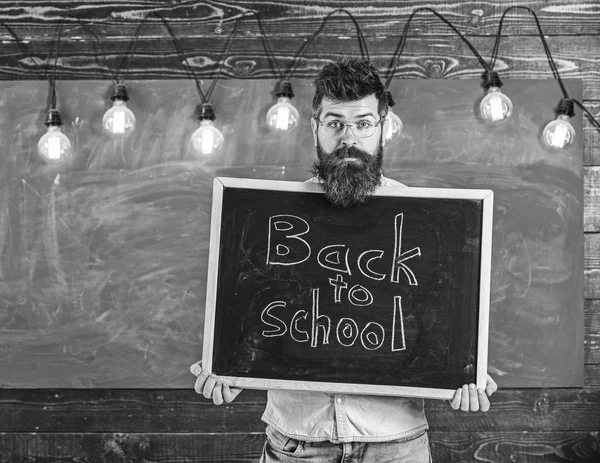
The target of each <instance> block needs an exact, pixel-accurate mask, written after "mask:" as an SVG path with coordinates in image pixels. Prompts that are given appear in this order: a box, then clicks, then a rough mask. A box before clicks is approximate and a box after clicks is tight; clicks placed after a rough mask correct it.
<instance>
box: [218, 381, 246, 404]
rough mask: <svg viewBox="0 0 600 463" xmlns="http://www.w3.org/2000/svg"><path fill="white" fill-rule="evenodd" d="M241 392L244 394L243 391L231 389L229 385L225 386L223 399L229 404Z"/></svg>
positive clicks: (235, 388)
mask: <svg viewBox="0 0 600 463" xmlns="http://www.w3.org/2000/svg"><path fill="white" fill-rule="evenodd" d="M240 392H242V389H239V388H237V387H229V386H228V385H227V384H223V399H224V400H225V402H227V403H230V402H233V400H234V399H235V398H236V397H237V396H238V395H239V393H240Z"/></svg>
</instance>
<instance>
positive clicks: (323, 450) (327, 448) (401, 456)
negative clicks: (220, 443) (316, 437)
mask: <svg viewBox="0 0 600 463" xmlns="http://www.w3.org/2000/svg"><path fill="white" fill-rule="evenodd" d="M266 432H267V441H266V442H265V446H264V448H263V454H262V456H261V459H260V463H297V462H312V463H371V462H372V463H430V462H431V454H430V451H429V438H428V436H427V432H426V431H425V432H424V433H423V434H421V435H418V436H416V437H413V438H409V439H408V440H406V439H398V440H393V441H388V442H351V443H343V444H333V443H331V442H304V441H298V440H296V439H291V438H289V437H287V436H284V435H283V434H281V433H280V432H279V431H277V430H275V429H274V428H272V427H270V426H267V430H266Z"/></svg>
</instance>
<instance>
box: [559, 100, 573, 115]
mask: <svg viewBox="0 0 600 463" xmlns="http://www.w3.org/2000/svg"><path fill="white" fill-rule="evenodd" d="M556 113H557V114H565V115H566V116H569V117H573V116H574V115H575V103H574V102H573V100H570V99H569V98H563V99H562V100H561V101H560V103H559V105H558V109H557V110H556Z"/></svg>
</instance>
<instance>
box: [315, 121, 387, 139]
mask: <svg viewBox="0 0 600 463" xmlns="http://www.w3.org/2000/svg"><path fill="white" fill-rule="evenodd" d="M313 119H314V120H315V121H317V122H318V123H319V125H320V126H321V127H323V132H324V133H325V135H327V136H328V137H332V138H334V137H341V136H343V135H344V134H345V133H346V129H347V128H348V127H350V128H351V129H352V132H353V133H354V135H356V136H357V137H359V138H368V137H370V136H371V135H373V134H374V133H375V128H376V127H377V126H378V125H379V124H381V123H382V122H383V121H384V120H385V117H382V118H381V119H379V122H377V123H373V122H370V121H367V120H364V119H361V120H360V121H357V122H353V123H352V124H347V123H345V122H342V121H338V120H332V121H327V122H324V121H320V120H319V119H317V118H316V117H315V118H313Z"/></svg>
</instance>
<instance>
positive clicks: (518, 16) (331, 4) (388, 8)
mask: <svg viewBox="0 0 600 463" xmlns="http://www.w3.org/2000/svg"><path fill="white" fill-rule="evenodd" d="M422 6H428V7H430V8H433V9H435V10H436V11H438V12H439V13H441V14H443V15H444V16H446V17H447V18H448V19H449V20H450V21H452V23H453V24H454V25H455V26H456V27H457V28H459V30H461V31H462V32H464V33H467V34H474V35H495V34H496V31H497V27H498V22H499V20H500V17H501V16H502V13H503V12H504V10H505V9H506V8H508V7H512V6H527V7H529V8H531V9H532V10H534V11H535V12H536V14H537V15H538V17H539V19H540V22H541V24H542V27H543V28H544V31H545V32H546V33H547V34H549V35H554V34H568V35H581V34H594V33H596V31H597V29H598V26H599V24H600V21H599V19H598V16H597V14H596V13H597V12H598V8H597V5H594V3H593V2H588V3H587V4H585V3H584V4H582V3H581V2H579V1H577V0H553V1H550V2H548V1H543V0H534V1H523V0H521V1H519V0H491V1H488V2H485V3H482V2H476V1H465V2H448V1H447V0H431V1H429V2H427V3H426V4H423V2H421V1H419V0H407V1H403V2H401V3H399V2H397V1H393V0H378V1H377V2H376V3H375V4H373V2H369V1H365V0H347V1H345V2H344V3H343V5H341V4H340V3H339V2H336V1H335V0H325V1H319V0H307V1H301V0H286V1H281V2H273V1H269V0H258V1H257V0H249V1H178V2H165V1H162V2H161V1H140V0H136V1H127V2H115V1H98V0H96V1H93V0H92V1H85V2H84V1H80V2H75V1H64V2H60V3H59V4H57V2H52V1H48V0H46V1H37V0H28V1H21V2H17V1H4V2H2V8H1V9H0V13H1V19H2V20H3V21H5V22H9V23H15V24H18V25H19V26H21V27H22V28H23V29H24V30H25V31H26V33H27V35H26V36H27V37H31V36H51V32H53V28H54V27H55V26H56V25H57V24H58V23H59V22H60V20H61V18H62V17H63V16H64V15H65V14H72V15H76V16H78V17H83V18H85V20H86V21H89V22H90V23H94V24H98V23H100V24H98V25H97V27H98V28H99V29H100V30H101V31H103V32H105V33H106V34H107V35H116V36H123V35H125V36H131V35H133V31H134V29H135V26H136V23H137V21H139V20H140V18H143V17H144V16H145V15H146V14H148V13H150V12H159V13H161V14H162V15H164V16H165V17H166V18H168V19H169V20H170V21H173V23H174V24H176V25H177V26H178V30H179V31H180V33H181V35H183V36H211V35H216V34H218V32H215V28H217V27H219V26H221V27H223V28H224V31H225V32H224V33H226V32H227V31H228V28H231V27H232V24H233V23H234V22H235V21H236V20H237V19H238V18H239V17H240V16H241V15H242V14H244V13H245V12H248V11H256V12H258V13H259V14H260V16H261V19H262V20H263V21H264V23H265V25H266V30H267V33H268V34H277V35H299V36H306V35H308V34H310V32H311V31H314V30H316V29H317V28H318V27H319V25H320V23H321V20H322V19H323V17H324V16H325V15H326V14H328V13H329V12H331V11H333V10H335V9H338V8H340V7H343V8H345V9H347V10H348V11H350V12H351V13H352V14H353V15H355V16H356V17H357V19H358V21H359V23H360V24H361V26H362V27H363V29H364V33H365V34H366V35H386V36H389V35H398V34H400V32H401V30H402V28H403V27H404V24H405V22H406V20H407V19H408V17H409V16H410V14H411V12H412V11H414V10H415V9H416V8H418V7H422ZM247 23H248V25H245V24H243V25H242V28H241V31H240V32H242V31H245V30H246V29H248V30H249V31H250V32H252V33H254V34H256V33H257V30H256V27H255V26H256V24H255V21H253V20H252V19H250V20H249V21H247ZM67 24H68V26H69V27H68V30H71V31H72V32H70V33H71V34H72V35H77V34H81V30H78V27H77V23H76V21H74V20H72V21H70V22H69V23H67ZM348 29H352V30H353V26H352V24H351V23H350V21H349V19H348V17H347V16H345V15H342V14H340V15H339V19H338V20H336V18H334V20H333V21H330V22H329V23H328V26H327V28H326V30H325V31H324V33H329V34H333V35H339V34H340V33H347V32H348ZM503 30H504V31H505V33H506V34H508V35H523V34H537V28H536V26H535V23H534V21H533V18H532V17H531V16H529V15H527V14H526V13H525V12H524V11H523V10H520V11H519V10H517V11H514V12H511V13H509V15H508V17H507V20H506V24H505V28H504V29H503ZM145 32H146V33H147V34H150V35H157V34H162V33H163V31H162V29H160V28H159V27H157V25H156V21H148V25H147V26H145ZM411 34H413V35H422V34H432V35H451V34H452V31H451V30H450V29H449V28H448V27H447V26H446V25H444V24H443V23H442V22H441V21H440V20H439V19H437V18H435V17H434V16H433V15H431V14H429V13H421V14H419V15H417V16H416V17H415V18H414V19H413V21H412V23H411ZM67 36H68V35H67Z"/></svg>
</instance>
